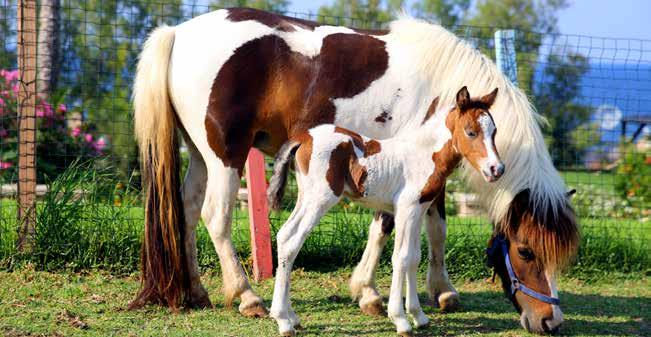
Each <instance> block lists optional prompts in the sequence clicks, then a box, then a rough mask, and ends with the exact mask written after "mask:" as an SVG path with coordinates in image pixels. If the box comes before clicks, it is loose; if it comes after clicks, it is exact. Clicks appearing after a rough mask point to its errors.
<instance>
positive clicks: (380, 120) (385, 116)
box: [375, 110, 393, 123]
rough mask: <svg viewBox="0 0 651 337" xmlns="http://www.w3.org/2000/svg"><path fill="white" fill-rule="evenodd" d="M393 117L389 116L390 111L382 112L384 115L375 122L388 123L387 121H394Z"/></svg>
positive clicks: (380, 115)
mask: <svg viewBox="0 0 651 337" xmlns="http://www.w3.org/2000/svg"><path fill="white" fill-rule="evenodd" d="M392 119H393V117H391V116H390V115H389V111H387V110H382V113H381V114H379V115H378V116H377V117H375V121H376V122H378V123H386V122H387V120H392Z"/></svg>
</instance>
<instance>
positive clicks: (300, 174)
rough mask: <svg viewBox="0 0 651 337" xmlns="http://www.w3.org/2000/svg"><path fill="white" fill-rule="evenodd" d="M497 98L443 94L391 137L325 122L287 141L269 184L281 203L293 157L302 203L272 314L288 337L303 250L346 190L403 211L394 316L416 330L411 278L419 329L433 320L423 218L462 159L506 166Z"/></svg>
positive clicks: (489, 171)
mask: <svg viewBox="0 0 651 337" xmlns="http://www.w3.org/2000/svg"><path fill="white" fill-rule="evenodd" d="M496 96H497V89H495V90H494V91H493V92H491V93H490V94H488V95H486V96H483V97H481V98H479V99H471V98H470V94H469V93H468V90H467V89H466V87H463V88H462V89H461V90H460V91H459V92H458V93H457V96H456V104H455V105H454V106H453V107H451V108H447V109H439V110H438V111H437V109H436V106H437V104H438V97H437V98H435V99H434V100H433V102H432V104H431V105H430V107H429V109H428V111H427V115H426V116H425V119H424V120H423V122H422V124H421V126H420V127H419V128H417V129H415V130H413V132H409V133H405V134H403V135H400V136H396V137H394V138H391V139H387V140H380V141H378V140H373V139H368V138H366V137H363V136H360V135H358V134H356V133H354V132H352V131H349V130H347V129H343V128H339V127H336V126H334V125H321V126H317V127H315V128H312V129H310V130H308V132H306V133H304V134H301V135H299V136H297V137H294V138H292V139H291V140H290V141H288V142H287V143H285V144H284V145H283V146H282V148H281V149H280V151H279V152H278V155H277V156H276V162H275V165H274V175H273V177H272V178H271V182H270V186H269V190H268V196H269V199H270V203H271V205H272V207H273V208H276V209H277V208H278V207H279V203H280V200H281V198H282V194H283V190H284V185H285V182H286V179H287V170H288V166H289V165H288V164H289V163H290V159H291V158H292V157H295V163H296V181H297V184H298V187H299V194H298V200H297V201H296V207H295V208H294V210H293V211H292V214H291V215H290V217H289V219H287V222H286V223H285V224H284V225H283V226H282V228H281V229H280V231H279V232H278V236H277V242H278V269H277V271H276V284H275V288H274V295H273V303H272V305H271V316H272V317H273V318H275V319H276V321H277V322H278V328H279V330H280V333H281V334H282V335H284V336H291V335H293V334H294V333H295V330H294V329H295V328H296V327H297V326H298V325H299V320H298V317H297V316H296V313H295V312H294V310H293V309H292V308H291V303H290V300H289V279H290V273H291V270H292V265H293V263H294V260H295V258H296V255H298V252H299V250H300V248H301V246H302V245H303V242H304V241H305V239H306V238H307V235H308V234H309V233H310V231H311V230H312V228H314V226H315V225H316V224H318V223H319V220H320V219H321V217H322V216H323V215H324V214H325V213H326V212H327V211H328V210H329V209H330V208H331V207H332V206H334V205H335V204H337V202H338V201H339V200H340V199H341V198H342V197H343V196H344V195H347V196H348V197H350V198H352V199H355V200H357V201H359V202H360V203H362V204H364V205H365V206H368V207H371V208H375V209H378V210H383V211H387V212H391V213H393V214H394V215H395V224H396V237H395V247H394V250H393V256H392V264H393V277H392V282H391V294H390V297H389V305H388V315H389V318H390V319H391V320H392V321H393V322H394V324H395V325H396V328H397V331H398V333H399V334H401V335H410V334H411V330H412V328H411V325H410V323H409V321H408V320H407V317H406V315H405V311H404V309H403V307H402V296H403V284H405V282H406V289H407V294H406V295H407V296H406V303H405V307H406V309H407V311H408V312H409V314H410V315H411V316H412V318H413V320H414V321H415V326H416V328H418V327H422V326H425V325H426V324H428V322H429V319H428V318H427V316H425V314H424V313H423V311H422V309H421V307H420V303H419V302H418V294H417V291H416V270H417V268H418V264H419V262H420V254H421V251H420V222H421V218H422V215H423V213H424V212H425V211H426V210H427V209H428V208H429V207H430V204H431V203H432V200H433V199H434V198H435V197H436V196H437V195H438V194H439V193H440V191H441V187H442V186H443V185H444V183H445V179H446V178H447V176H448V175H450V173H452V171H453V170H454V168H455V167H456V166H457V164H458V163H459V161H460V160H461V158H462V157H464V158H466V159H467V161H468V162H469V163H470V164H471V165H472V166H473V167H474V168H475V169H476V170H478V171H480V172H481V173H482V174H483V176H484V178H485V179H486V180H487V181H489V182H492V181H495V180H497V179H498V178H499V177H500V176H501V175H502V173H503V172H504V164H502V162H501V160H500V158H499V155H498V153H497V150H496V149H495V144H494V139H495V132H496V129H495V124H494V123H493V118H492V117H491V115H490V113H489V112H488V109H489V108H490V106H491V105H492V104H493V102H494V101H495V97H496Z"/></svg>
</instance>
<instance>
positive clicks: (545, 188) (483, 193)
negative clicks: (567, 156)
mask: <svg viewBox="0 0 651 337" xmlns="http://www.w3.org/2000/svg"><path fill="white" fill-rule="evenodd" d="M390 31H391V35H392V36H393V37H392V38H395V39H397V40H399V41H400V42H402V43H404V44H405V45H409V48H410V49H412V51H413V55H415V57H416V60H414V61H415V64H414V66H416V67H418V68H419V71H420V72H421V73H422V74H429V77H430V78H431V80H432V82H431V83H432V88H431V90H432V93H433V94H432V95H433V96H437V95H438V96H440V103H439V104H441V106H445V105H449V104H453V103H454V99H455V95H456V93H457V92H458V90H459V89H460V88H461V87H463V86H464V85H465V86H467V87H468V90H469V91H470V93H471V94H472V95H473V96H479V95H484V94H487V93H489V92H490V91H492V90H493V89H495V88H496V87H497V88H499V94H498V96H497V100H496V102H495V104H494V105H493V106H492V107H491V114H492V115H493V117H494V120H495V124H496V126H497V136H496V145H497V150H498V152H499V153H500V156H501V157H502V160H503V161H504V163H505V165H506V172H505V174H504V176H502V178H501V179H500V180H499V181H498V182H495V183H490V184H489V183H486V182H485V181H484V180H483V178H482V177H481V175H480V174H479V173H478V172H476V171H475V170H474V169H473V168H472V167H471V166H470V165H467V163H464V165H463V167H462V170H463V173H464V177H465V178H466V181H467V183H468V184H469V186H470V187H471V188H472V189H474V190H475V191H476V192H477V193H478V194H479V198H480V201H481V203H482V205H483V206H484V207H485V208H486V210H487V211H488V213H489V216H490V218H491V219H492V220H493V221H496V222H498V221H500V220H502V219H504V217H505V216H506V214H507V212H508V209H509V205H510V203H511V201H512V200H513V198H514V197H515V196H516V195H517V193H518V192H520V191H522V190H524V189H527V188H528V189H530V201H531V202H532V203H533V205H534V211H536V210H540V211H542V212H545V210H548V209H551V210H553V212H554V215H556V212H557V211H559V207H564V206H563V205H566V200H565V186H564V183H563V180H562V179H561V177H560V175H559V173H558V171H556V169H555V168H554V166H553V164H552V161H551V158H550V156H549V152H548V150H547V147H546V145H545V141H544V139H543V135H542V132H541V129H540V124H541V123H543V122H544V119H543V118H542V117H541V116H540V115H538V114H537V113H536V111H535V108H534V106H533V105H532V104H531V103H530V101H529V99H528V98H527V96H526V95H525V93H524V92H523V91H522V90H520V89H519V88H518V87H516V86H515V85H513V83H512V82H511V81H510V80H509V79H507V78H506V77H505V76H504V75H503V74H502V72H500V70H499V69H497V66H496V65H495V63H493V61H491V60H490V59H489V58H487V57H486V56H484V55H483V54H482V53H480V52H479V51H478V50H477V49H475V48H474V47H473V46H471V45H470V44H468V43H467V42H465V41H463V40H462V39H460V38H458V37H457V36H455V35H454V34H452V33H450V32H449V31H447V30H446V29H445V28H443V27H441V26H439V25H435V24H430V23H427V22H425V21H421V20H418V19H414V18H411V17H408V16H405V15H402V16H401V18H400V19H398V20H395V21H393V22H392V23H391V24H390ZM550 220H551V219H550Z"/></svg>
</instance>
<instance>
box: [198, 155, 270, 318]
mask: <svg viewBox="0 0 651 337" xmlns="http://www.w3.org/2000/svg"><path fill="white" fill-rule="evenodd" d="M217 161H218V160H217ZM207 164H208V163H207ZM239 186H240V175H239V173H238V172H237V169H235V168H229V167H225V166H223V165H222V163H221V162H220V161H219V162H211V163H209V164H208V186H207V190H206V200H205V202H204V205H203V209H202V212H201V213H202V215H203V217H204V220H205V223H206V227H207V228H208V233H210V238H211V239H212V242H213V244H214V245H215V250H216V251H217V255H218V256H219V263H220V265H221V269H222V278H223V280H224V285H223V289H224V302H225V304H226V306H230V305H231V304H232V303H233V299H234V298H235V297H238V296H239V297H240V307H239V310H240V313H242V315H244V316H249V317H254V316H257V317H263V316H266V315H267V310H266V309H265V308H264V303H263V301H262V298H260V297H259V296H258V295H256V294H255V293H254V292H253V290H251V285H250V284H249V280H248V279H247V277H246V275H245V274H244V269H243V268H242V265H240V261H239V259H238V257H237V253H236V252H235V247H234V246H233V242H232V241H231V216H232V211H233V206H234V205H235V196H236V194H237V190H238V188H239Z"/></svg>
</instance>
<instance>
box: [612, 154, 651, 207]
mask: <svg viewBox="0 0 651 337" xmlns="http://www.w3.org/2000/svg"><path fill="white" fill-rule="evenodd" d="M622 153H623V154H624V155H623V157H622V159H621V160H620V162H619V165H618V166H617V180H616V181H615V190H616V191H617V192H618V193H619V194H620V196H621V197H622V198H623V199H624V200H625V201H626V205H627V206H629V207H636V208H639V209H640V210H641V211H642V212H643V213H644V212H646V214H642V215H644V216H649V215H651V214H649V210H648V205H649V204H651V150H649V149H648V148H644V147H642V148H638V147H636V146H635V145H633V144H628V145H625V146H623V148H622Z"/></svg>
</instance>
